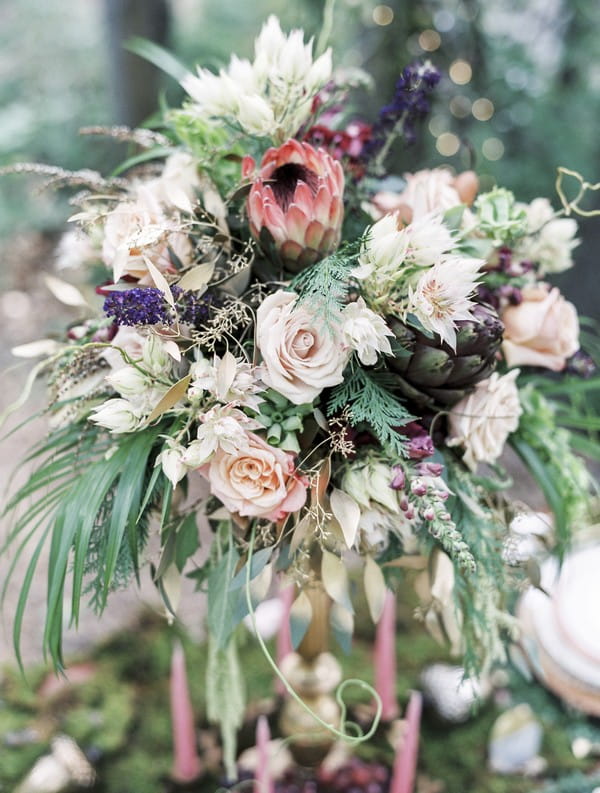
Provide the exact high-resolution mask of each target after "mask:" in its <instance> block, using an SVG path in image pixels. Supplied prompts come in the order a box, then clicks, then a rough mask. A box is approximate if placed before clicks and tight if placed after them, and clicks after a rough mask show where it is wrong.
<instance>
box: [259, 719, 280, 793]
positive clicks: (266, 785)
mask: <svg viewBox="0 0 600 793" xmlns="http://www.w3.org/2000/svg"><path fill="white" fill-rule="evenodd" d="M270 740H271V732H270V730H269V722H268V721H267V717H266V716H259V717H258V722H257V724H256V753H257V757H256V760H257V763H256V775H255V777H254V793H275V785H274V784H273V780H272V779H271V769H270V767H269V741H270Z"/></svg>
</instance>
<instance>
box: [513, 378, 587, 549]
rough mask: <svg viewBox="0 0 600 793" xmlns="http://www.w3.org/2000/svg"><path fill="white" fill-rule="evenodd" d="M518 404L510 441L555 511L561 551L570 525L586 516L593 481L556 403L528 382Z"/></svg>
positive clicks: (566, 543)
mask: <svg viewBox="0 0 600 793" xmlns="http://www.w3.org/2000/svg"><path fill="white" fill-rule="evenodd" d="M521 405H522V407H523V415H522V416H521V420H520V423H519V428H518V430H517V431H516V432H515V433H513V434H512V435H511V436H510V443H511V445H512V447H513V448H514V449H515V451H516V452H517V454H518V455H519V456H520V457H521V459H522V460H523V462H524V463H525V465H526V466H527V468H528V469H529V471H530V472H531V474H532V476H533V477H534V478H535V479H536V480H537V482H538V484H539V486H540V488H541V489H542V491H543V493H544V496H545V498H546V501H547V502H548V506H549V507H550V509H551V510H552V512H553V514H554V521H555V531H556V539H557V550H558V552H559V553H561V554H562V553H564V551H565V550H566V547H567V545H568V541H569V536H570V533H571V530H572V528H573V527H575V526H578V525H579V524H581V522H582V521H584V520H585V518H586V517H587V514H588V512H589V493H590V488H591V485H592V481H591V478H590V475H589V473H588V471H587V469H586V467H585V464H584V462H583V460H581V459H580V458H579V457H578V456H577V455H576V454H575V453H574V451H573V448H572V440H573V437H574V435H573V434H572V433H571V432H569V431H567V430H566V429H563V428H562V427H560V426H559V421H558V414H557V407H556V405H555V404H551V403H550V402H548V400H547V399H545V397H544V396H542V394H540V393H539V392H538V391H537V389H534V388H533V387H531V386H529V387H527V388H525V389H523V390H522V391H521Z"/></svg>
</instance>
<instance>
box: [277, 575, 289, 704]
mask: <svg viewBox="0 0 600 793" xmlns="http://www.w3.org/2000/svg"><path fill="white" fill-rule="evenodd" d="M279 598H280V600H281V602H282V604H283V613H282V615H281V625H280V626H279V631H278V633H277V666H278V667H279V668H280V669H281V662H282V661H283V659H284V658H285V657H286V655H289V654H290V653H291V652H293V649H294V648H293V647H292V632H291V630H290V611H291V608H292V603H293V602H294V587H293V586H288V587H286V588H285V589H282V590H280V592H279ZM275 691H276V693H277V694H280V695H281V696H283V695H284V694H285V686H284V685H283V683H282V682H281V680H280V679H279V677H275Z"/></svg>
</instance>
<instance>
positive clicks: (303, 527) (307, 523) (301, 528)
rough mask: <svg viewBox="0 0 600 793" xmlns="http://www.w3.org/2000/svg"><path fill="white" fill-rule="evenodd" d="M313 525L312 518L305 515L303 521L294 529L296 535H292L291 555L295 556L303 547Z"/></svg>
mask: <svg viewBox="0 0 600 793" xmlns="http://www.w3.org/2000/svg"><path fill="white" fill-rule="evenodd" d="M311 525H312V518H311V517H310V515H305V516H304V517H303V518H302V520H301V521H299V522H298V523H296V526H295V527H294V533H293V534H292V540H291V542H290V553H292V554H294V553H296V551H297V550H298V548H299V547H300V546H301V545H302V542H303V540H304V539H305V537H306V535H307V534H308V532H309V529H310V528H311Z"/></svg>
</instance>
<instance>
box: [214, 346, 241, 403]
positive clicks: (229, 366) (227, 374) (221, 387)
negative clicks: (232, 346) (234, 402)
mask: <svg viewBox="0 0 600 793" xmlns="http://www.w3.org/2000/svg"><path fill="white" fill-rule="evenodd" d="M236 371H237V361H236V360H235V356H234V355H232V354H231V353H230V352H229V350H227V352H226V353H225V355H224V356H223V358H222V359H221V363H220V364H219V368H218V369H217V397H218V398H219V399H225V397H226V395H227V392H228V391H229V389H230V388H231V386H232V384H233V381H234V380H235V373H236Z"/></svg>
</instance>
